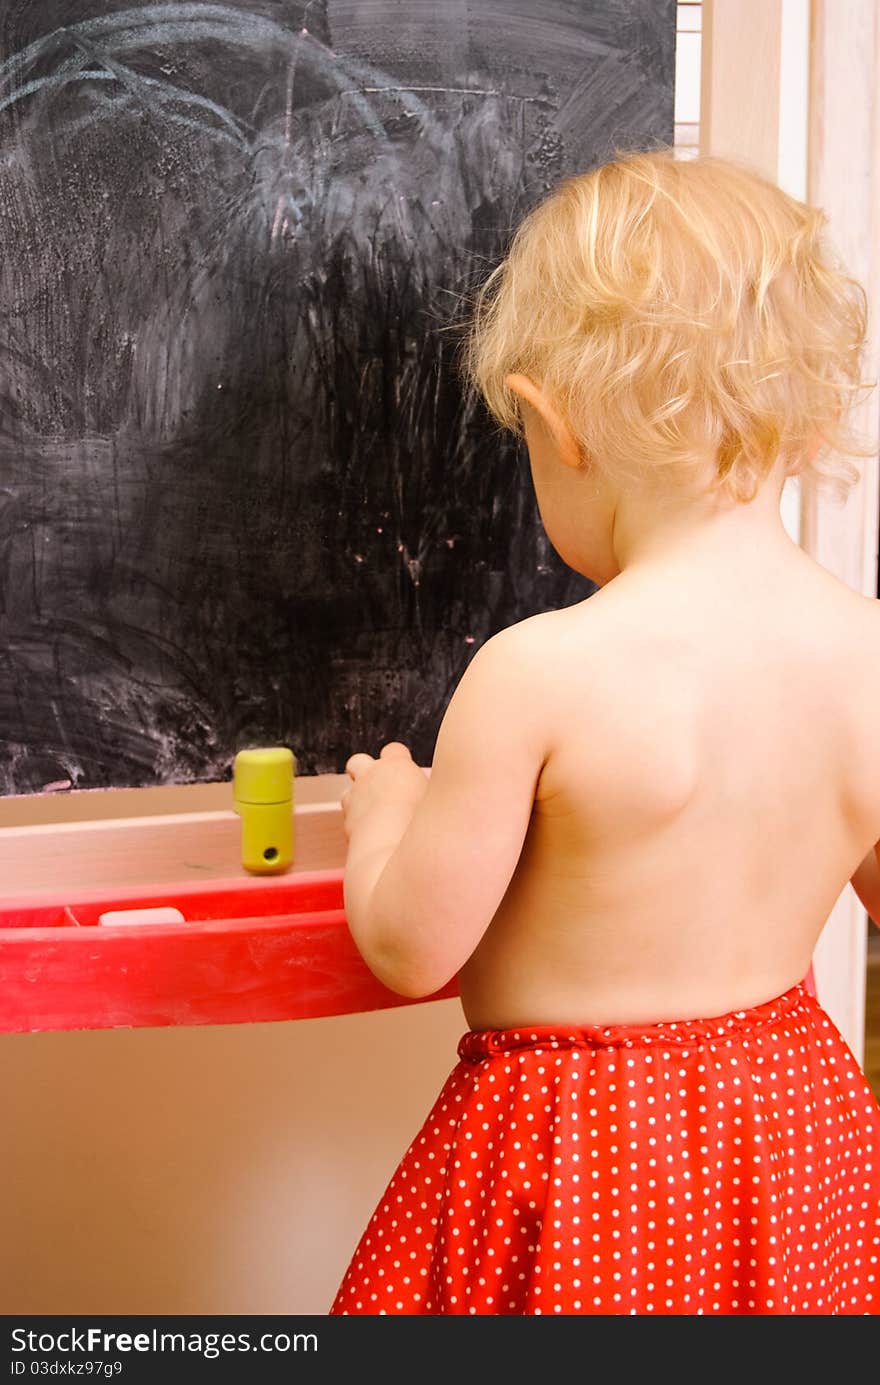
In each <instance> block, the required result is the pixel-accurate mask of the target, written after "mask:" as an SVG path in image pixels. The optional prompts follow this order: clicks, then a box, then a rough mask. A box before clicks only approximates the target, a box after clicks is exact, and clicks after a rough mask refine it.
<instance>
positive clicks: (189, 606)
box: [0, 0, 676, 794]
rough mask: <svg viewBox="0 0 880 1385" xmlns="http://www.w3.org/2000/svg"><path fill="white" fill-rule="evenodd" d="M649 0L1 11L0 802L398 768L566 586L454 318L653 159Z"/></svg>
mask: <svg viewBox="0 0 880 1385" xmlns="http://www.w3.org/2000/svg"><path fill="white" fill-rule="evenodd" d="M675 13H676V6H675V0H541V3H537V0H432V3H425V0H370V3H368V4H367V3H362V2H361V0H309V3H293V0H275V3H273V0H238V3H229V4H209V3H156V4H146V5H140V6H135V5H130V4H126V3H123V2H122V0H42V2H41V3H34V2H33V0H4V3H3V4H2V6H0V161H2V170H0V314H2V330H0V631H2V634H0V739H2V755H0V792H2V793H4V794H20V793H29V792H35V791H40V790H45V789H47V788H53V789H60V788H68V787H73V788H99V787H108V786H139V785H148V784H160V783H171V782H176V783H182V782H188V781H209V780H223V779H227V778H228V777H229V775H230V773H231V764H232V759H233V757H234V755H235V753H236V751H237V750H239V749H240V748H243V747H245V746H252V745H263V744H285V745H289V746H290V747H291V748H292V749H293V750H294V752H295V754H296V757H297V771H298V773H300V774H314V773H321V772H325V771H337V772H338V771H340V770H341V769H342V768H343V766H344V763H345V760H346V758H347V756H348V755H349V754H350V753H352V751H353V750H355V749H366V750H370V751H372V752H373V753H376V752H377V751H378V749H379V747H380V745H381V744H382V743H383V742H384V741H386V740H390V739H400V740H403V741H405V742H406V743H407V744H409V745H410V747H411V748H412V750H413V753H414V755H415V757H416V759H417V760H419V761H420V762H421V763H424V764H426V763H429V762H430V759H431V756H432V753H433V744H434V739H435V736H436V732H437V728H438V726H439V724H440V720H441V717H442V714H443V711H444V708H445V706H446V703H447V701H448V699H449V696H450V695H451V692H452V690H453V688H454V686H455V683H456V682H457V680H458V678H459V677H460V675H461V673H462V672H463V670H464V668H465V666H466V664H467V662H468V660H469V659H470V658H471V656H472V655H473V653H474V652H475V650H476V648H477V647H478V646H479V645H480V644H481V643H482V642H483V641H484V640H485V639H486V638H487V637H488V636H489V635H491V634H492V633H494V632H495V631H496V630H498V629H500V628H501V627H502V626H505V625H508V624H510V623H511V622H512V621H515V620H519V619H522V618H523V617H525V616H527V615H530V614H532V613H534V612H537V611H541V610H547V609H550V608H553V607H556V606H561V605H567V604H570V603H571V602H572V601H575V600H581V599H582V598H583V597H584V596H586V595H589V594H590V593H591V591H592V590H593V588H592V587H591V586H590V584H589V583H587V582H586V581H584V580H583V579H581V578H578V577H576V576H574V575H573V574H571V573H570V572H569V571H568V570H567V569H566V568H565V567H564V566H563V565H562V563H561V562H560V560H559V559H558V558H557V557H556V555H555V553H554V552H553V551H552V549H551V548H550V547H549V544H548V542H547V540H546V537H545V536H544V534H543V531H542V529H541V524H540V519H539V517H538V514H537V509H536V506H535V503H534V498H533V493H532V490H531V483H530V479H529V475H528V467H527V463H526V461H525V459H524V454H523V453H522V452H521V450H520V449H519V448H518V446H517V445H515V444H513V443H511V442H510V441H509V440H508V439H506V438H504V437H501V436H500V435H499V434H498V432H497V430H496V429H495V428H494V427H493V426H492V424H491V423H490V421H489V420H488V418H487V416H486V414H485V412H484V411H483V410H482V409H481V408H480V407H477V406H470V405H467V404H466V403H465V399H464V396H463V391H462V389H461V385H460V383H459V380H458V378H457V374H456V369H455V353H456V349H457V345H458V337H457V336H456V333H455V331H454V330H453V331H450V330H448V329H449V328H450V326H454V324H455V323H456V322H457V321H460V320H461V318H462V313H463V309H464V307H465V305H466V301H467V295H468V294H469V293H470V292H472V290H473V288H474V286H475V285H476V284H477V283H478V282H479V281H480V280H482V279H483V278H484V277H485V275H486V274H487V273H488V271H489V270H490V269H491V267H492V265H493V264H494V263H496V262H497V260H498V258H499V257H500V255H501V254H502V253H503V250H504V247H505V245H506V243H507V241H508V239H509V236H510V232H511V229H512V227H513V226H514V225H515V224H516V222H517V221H518V220H519V219H520V217H521V216H522V215H523V214H524V213H525V212H526V211H527V210H528V209H529V207H531V206H532V205H534V203H535V202H536V201H537V200H539V198H540V197H541V196H543V195H544V194H545V193H546V191H547V190H548V189H549V188H550V187H552V186H553V185H554V184H555V183H556V182H558V181H559V179H561V178H562V177H564V176H567V175H568V174H570V173H573V172H576V171H578V170H582V169H585V168H588V167H590V166H592V165H594V164H595V163H597V162H599V161H601V159H602V158H603V157H607V156H608V155H609V153H610V151H611V149H612V148H613V147H614V146H617V147H629V148H634V147H642V148H644V147H649V146H651V145H653V144H655V143H656V142H658V141H663V142H665V143H669V142H671V140H672V132H673V124H672V122H673V72H674V57H675Z"/></svg>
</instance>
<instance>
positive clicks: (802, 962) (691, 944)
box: [459, 549, 880, 1028]
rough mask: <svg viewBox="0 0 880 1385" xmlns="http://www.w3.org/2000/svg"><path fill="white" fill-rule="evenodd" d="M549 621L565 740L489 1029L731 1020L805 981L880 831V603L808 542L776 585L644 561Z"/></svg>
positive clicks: (534, 824)
mask: <svg viewBox="0 0 880 1385" xmlns="http://www.w3.org/2000/svg"><path fill="white" fill-rule="evenodd" d="M703 576H705V579H706V580H705V581H704V580H703ZM532 624H533V629H534V638H535V659H536V661H540V666H541V667H543V668H545V669H546V673H547V678H546V708H547V717H548V719H549V740H548V743H549V745H550V746H551V750H550V753H549V755H548V758H547V761H546V763H545V765H544V768H543V771H542V773H541V777H540V780H539V783H538V786H537V791H536V797H535V803H534V807H533V811H532V815H531V820H530V824H529V829H528V833H527V836H526V840H525V844H524V847H523V851H522V854H521V856H520V860H519V864H518V866H517V869H516V872H515V874H514V876H513V879H512V880H511V883H510V886H509V888H508V890H507V892H506V894H505V897H504V899H503V900H502V903H501V905H500V907H499V909H498V910H497V912H496V914H495V917H494V919H493V921H492V923H491V924H490V926H489V928H488V930H487V932H486V933H485V935H484V936H483V938H482V940H481V942H480V944H479V945H478V947H477V948H476V950H475V952H474V953H473V955H472V956H471V958H470V959H469V960H468V962H467V963H466V965H465V967H464V968H463V969H462V971H461V972H460V974H459V989H460V994H461V998H462V1002H463V1005H464V1009H465V1014H466V1017H467V1020H468V1023H469V1024H470V1025H471V1026H472V1027H473V1028H506V1027H510V1026H515V1025H518V1024H528V1023H529V1022H531V1023H535V1024H537V1023H555V1022H558V1021H564V1022H569V1023H577V1022H582V1023H600V1024H604V1023H614V1022H619V1023H626V1022H633V1023H638V1022H651V1021H653V1020H660V1019H683V1018H688V1017H698V1016H699V1017H708V1016H712V1015H720V1014H724V1013H727V1012H729V1011H731V1010H736V1009H742V1008H747V1007H749V1006H751V1005H755V1004H758V1003H760V1002H761V1001H764V1000H767V999H770V998H772V997H773V996H776V995H778V994H780V993H781V992H783V991H785V990H786V989H788V988H789V987H790V986H792V985H794V984H795V983H797V982H798V981H801V980H803V978H804V976H805V973H806V971H807V969H808V967H809V964H810V961H811V957H812V953H813V949H814V947H815V944H816V941H817V939H818V937H819V934H820V932H821V930H822V928H823V926H824V924H825V922H826V920H827V918H828V915H829V913H830V912H831V909H832V908H833V906H834V903H835V901H836V900H837V898H838V896H839V895H840V893H841V891H842V890H843V889H844V888H845V886H846V884H847V882H848V880H849V879H850V877H851V876H852V874H853V873H854V871H855V870H856V868H857V867H858V865H859V863H860V862H861V860H862V859H863V857H864V856H865V855H866V853H867V852H868V851H869V850H870V848H871V846H872V845H873V844H874V842H875V841H876V840H877V839H878V837H880V737H878V735H877V730H876V710H875V709H876V707H877V705H878V701H880V604H878V603H877V602H874V601H871V600H869V599H868V598H866V597H863V596H860V595H858V594H857V593H856V592H854V591H852V590H851V589H850V588H849V587H847V586H846V585H845V584H844V583H842V582H840V581H838V580H837V579H836V578H834V577H833V576H832V575H831V574H830V573H828V572H826V571H825V569H823V568H822V567H821V566H819V565H818V564H817V563H815V562H814V561H813V560H812V559H810V558H809V557H808V556H807V555H806V554H805V553H803V552H802V551H801V550H799V549H794V550H793V556H792V558H791V560H790V561H789V562H788V564H787V565H786V566H785V567H784V568H783V569H782V570H781V571H780V572H777V573H774V579H773V581H772V583H770V582H762V581H761V580H760V577H759V575H757V574H753V575H752V577H751V579H748V578H747V579H744V580H743V581H741V582H735V581H734V580H732V579H719V578H718V576H717V575H716V574H712V573H707V574H705V575H703V574H700V573H692V574H691V575H690V581H689V582H688V583H687V584H686V585H685V584H683V583H679V582H677V581H676V580H675V579H674V577H673V578H672V579H671V580H670V581H669V583H666V584H664V582H663V581H660V582H658V581H657V580H656V578H655V577H652V580H651V581H650V582H647V581H646V580H645V579H644V578H643V577H642V575H641V574H636V573H635V572H633V573H629V572H625V573H623V574H621V576H620V577H618V578H616V579H615V580H614V581H613V582H612V583H610V584H609V585H608V586H607V587H603V588H601V589H600V590H599V591H597V592H596V593H594V595H593V596H591V597H590V598H589V599H588V600H587V601H585V602H582V603H581V604H580V605H578V606H575V607H571V608H568V609H567V610H564V611H559V612H553V613H552V614H549V615H547V616H543V617H539V618H537V619H536V620H535V621H534V622H533V623H532Z"/></svg>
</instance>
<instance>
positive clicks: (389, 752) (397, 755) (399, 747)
mask: <svg viewBox="0 0 880 1385" xmlns="http://www.w3.org/2000/svg"><path fill="white" fill-rule="evenodd" d="M379 758H380V760H391V759H407V760H411V759H412V756H411V755H410V753H409V749H408V747H407V746H405V745H404V744H403V742H402V741H389V742H388V744H387V745H383V747H382V749H381V750H380V751H379Z"/></svg>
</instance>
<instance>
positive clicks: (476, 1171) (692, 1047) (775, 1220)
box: [330, 986, 880, 1315]
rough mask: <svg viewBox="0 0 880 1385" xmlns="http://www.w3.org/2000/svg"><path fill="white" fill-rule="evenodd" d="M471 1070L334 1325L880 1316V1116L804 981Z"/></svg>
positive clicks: (423, 1134)
mask: <svg viewBox="0 0 880 1385" xmlns="http://www.w3.org/2000/svg"><path fill="white" fill-rule="evenodd" d="M458 1056H459V1062H458V1064H457V1065H456V1067H455V1068H454V1069H453V1071H452V1073H451V1074H450V1076H449V1078H448V1079H447V1081H446V1083H445V1085H444V1087H443V1090H442V1091H441V1093H440V1095H439V1097H438V1098H437V1101H436V1102H435V1103H434V1106H433V1108H432V1110H431V1112H430V1114H429V1115H428V1118H427V1120H426V1121H425V1123H424V1125H423V1126H422V1129H421V1131H420V1132H419V1134H418V1135H417V1136H416V1138H415V1140H414V1141H413V1143H412V1144H411V1146H410V1148H409V1149H408V1150H407V1152H406V1154H405V1156H404V1158H403V1160H402V1161H401V1163H400V1165H399V1167H398V1169H397V1171H396V1173H395V1174H394V1176H393V1177H392V1179H391V1182H390V1183H389V1185H388V1187H387V1189H386V1191H385V1194H384V1196H383V1197H382V1198H381V1200H380V1202H379V1205H378V1207H377V1208H376V1210H375V1213H374V1214H373V1217H372V1219H371V1220H370V1223H369V1225H368V1226H367V1228H366V1230H365V1232H364V1234H363V1236H362V1237H361V1240H360V1243H359V1245H358V1247H357V1249H356V1251H355V1253H354V1256H353V1258H352V1260H351V1263H350V1265H349V1267H348V1270H347V1272H346V1274H345V1277H344V1279H343V1281H342V1284H341V1285H340V1287H339V1291H338V1293H337V1295H336V1298H335V1300H334V1302H333V1304H332V1307H331V1309H330V1313H331V1314H332V1315H339V1314H395V1313H406V1314H422V1313H425V1314H467V1313H481V1314H519V1315H522V1314H539V1313H566V1314H581V1313H584V1314H604V1315H612V1314H639V1313H660V1314H691V1313H693V1314H711V1313H721V1314H739V1313H743V1314H791V1313H809V1314H822V1315H837V1314H874V1313H877V1311H878V1306H877V1305H878V1298H880V1295H878V1275H880V1108H878V1104H877V1102H876V1100H875V1098H874V1096H873V1094H872V1092H871V1089H870V1087H869V1086H868V1083H867V1081H866V1079H865V1076H864V1073H863V1072H862V1070H861V1068H860V1067H859V1066H858V1064H857V1063H856V1061H855V1058H854V1057H853V1055H852V1053H851V1051H850V1049H849V1048H848V1046H847V1044H846V1043H845V1041H844V1039H843V1037H842V1036H841V1034H840V1033H839V1031H838V1030H837V1028H836V1027H835V1025H834V1024H833V1022H832V1021H831V1019H830V1018H829V1017H828V1015H827V1014H826V1013H825V1011H824V1010H823V1009H822V1008H821V1006H820V1005H819V1003H818V1002H817V1000H816V999H815V997H814V996H813V995H812V994H811V993H810V992H809V991H808V990H807V988H806V987H805V986H795V987H794V988H793V989H792V990H790V991H787V992H786V993H785V995H782V996H780V997H779V998H778V999H777V1000H773V1001H769V1002H768V1003H766V1004H763V1005H759V1006H756V1007H755V1008H753V1009H750V1010H741V1011H737V1012H736V1013H734V1014H730V1015H725V1016H722V1017H719V1018H716V1019H711V1020H704V1021H687V1022H683V1023H673V1022H671V1021H666V1022H663V1023H660V1024H654V1025H648V1026H633V1025H614V1026H611V1027H605V1028H602V1027H590V1026H582V1027H575V1028H567V1027H552V1028H550V1027H543V1026H542V1027H531V1028H530V1027H526V1028H522V1029H517V1030H487V1031H470V1032H468V1033H466V1034H465V1035H464V1036H463V1037H462V1039H461V1041H460V1042H459V1045H458Z"/></svg>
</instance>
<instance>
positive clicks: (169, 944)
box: [0, 871, 457, 1034]
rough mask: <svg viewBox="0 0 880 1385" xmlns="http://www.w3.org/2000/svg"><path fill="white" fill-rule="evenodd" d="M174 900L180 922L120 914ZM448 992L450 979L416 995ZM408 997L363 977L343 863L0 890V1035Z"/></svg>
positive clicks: (342, 1009)
mask: <svg viewBox="0 0 880 1385" xmlns="http://www.w3.org/2000/svg"><path fill="white" fill-rule="evenodd" d="M163 905H171V906H173V907H175V908H177V909H179V910H180V912H181V913H182V914H183V916H184V919H185V922H184V923H170V924H157V923H145V924H137V923H126V924H125V925H123V926H119V927H112V926H106V925H103V924H99V923H98V919H99V916H100V915H101V914H103V913H108V912H110V911H111V910H116V909H149V908H157V907H162V906H163ZM456 994H457V984H456V982H455V981H454V980H453V981H451V982H450V983H449V984H448V985H447V986H446V987H444V989H443V990H442V991H438V992H436V993H435V994H434V995H433V996H427V997H425V999H426V1000H440V999H445V998H447V997H449V996H454V995H456ZM413 1003H414V1002H413V1001H411V1000H409V999H408V998H407V997H405V996H399V995H397V994H396V993H395V992H394V991H390V990H388V988H387V987H386V986H383V985H382V983H381V982H380V981H379V980H377V978H376V977H375V976H373V974H372V972H371V971H370V970H369V968H368V967H367V965H366V963H365V962H364V961H363V959H362V957H361V956H360V953H359V952H358V950H357V948H356V947H355V945H354V942H353V941H352V937H351V934H350V933H349V931H348V925H347V923H346V919H345V912H344V908H343V897H342V871H314V872H303V873H299V874H296V875H290V876H278V877H269V878H262V879H254V880H241V879H240V878H236V879H235V880H230V881H228V882H224V881H216V880H215V881H212V882H211V884H210V886H205V885H193V884H192V883H191V882H189V881H188V882H186V883H185V884H180V885H178V886H174V885H163V886H162V888H161V890H159V891H154V892H152V893H147V892H145V891H144V890H143V888H141V889H140V890H139V891H135V890H132V891H128V892H118V893H114V894H112V895H108V894H101V895H98V894H96V893H95V892H94V891H89V892H81V893H69V894H66V895H65V896H64V897H63V898H61V897H56V896H53V897H51V898H50V897H48V896H42V897H41V896H37V897H34V896H28V897H27V899H26V900H25V899H22V898H21V897H18V898H16V899H7V900H3V899H2V898H0V1033H7V1034H9V1033H18V1034H20V1033H36V1032H40V1031H43V1030H55V1029H119V1028H142V1027H148V1026H150V1027H159V1026H166V1025H194V1024H246V1023H254V1022H258V1021H266V1020H293V1019H315V1018H317V1017H319V1016H323V1015H342V1014H351V1013H354V1012H358V1011H367V1010H382V1009H387V1008H390V1007H392V1006H396V1005H409V1004H413Z"/></svg>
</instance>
